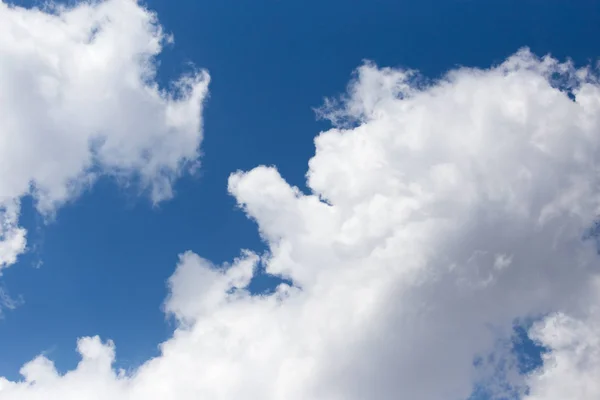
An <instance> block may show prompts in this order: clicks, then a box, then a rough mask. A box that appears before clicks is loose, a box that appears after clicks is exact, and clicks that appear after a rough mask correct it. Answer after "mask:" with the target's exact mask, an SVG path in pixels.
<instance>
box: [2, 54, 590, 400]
mask: <svg viewBox="0 0 600 400" xmlns="http://www.w3.org/2000/svg"><path fill="white" fill-rule="evenodd" d="M556 73H560V74H561V77H562V79H560V80H558V81H557V80H556ZM413 78H414V74H409V73H407V72H405V71H401V70H395V69H379V68H377V67H375V66H374V65H370V64H367V65H365V66H363V67H361V68H360V69H359V70H358V72H357V75H356V79H355V80H354V81H353V82H352V84H351V85H350V88H349V95H348V98H347V99H345V100H344V101H342V102H341V103H338V104H336V103H335V102H329V103H328V107H329V108H328V109H326V110H322V113H323V115H325V116H329V117H331V118H332V119H333V120H335V121H337V122H340V123H341V122H344V123H345V124H346V125H347V126H352V121H354V125H356V126H354V127H349V128H346V129H341V128H334V129H331V130H329V131H327V132H324V133H322V134H320V135H319V136H318V137H317V138H316V155H315V157H314V158H312V159H311V160H310V163H309V171H308V174H307V177H308V184H309V187H310V188H311V190H312V191H313V193H312V194H303V193H301V192H300V191H299V190H298V189H296V188H293V187H290V186H289V185H288V184H287V183H286V182H285V180H284V179H283V178H282V177H280V175H279V174H278V172H277V170H276V169H274V168H270V167H258V168H255V169H254V170H252V171H250V172H247V173H242V172H239V173H236V174H234V175H232V176H231V178H230V181H229V190H230V192H231V193H232V195H233V196H235V198H236V199H237V200H238V202H239V203H240V205H241V206H243V208H244V210H245V212H246V213H247V214H248V215H249V216H250V217H251V218H253V219H254V220H256V222H257V224H258V226H259V229H260V232H261V234H262V236H263V237H264V239H265V240H266V241H267V243H268V245H269V248H270V252H269V254H267V255H265V256H264V257H263V260H262V261H263V262H265V264H266V268H267V271H269V272H270V273H275V274H282V275H284V276H286V277H288V278H290V279H291V280H292V281H293V282H294V283H295V286H294V287H289V286H287V285H281V286H280V287H279V288H278V290H277V291H276V292H275V293H274V294H272V295H268V296H259V297H257V296H250V295H249V294H248V293H245V292H244V291H243V290H240V289H239V288H240V287H243V286H244V285H245V284H246V283H247V282H248V280H249V279H250V274H251V271H252V269H253V266H254V265H255V264H256V263H257V262H258V257H257V256H256V255H254V254H252V253H250V252H246V253H244V254H243V255H242V257H241V258H240V259H239V260H236V261H235V262H234V263H233V264H232V265H231V266H226V268H225V269H224V270H218V269H216V268H215V267H214V266H212V265H211V264H210V263H209V262H207V261H205V260H203V259H201V258H200V257H198V256H196V255H193V254H191V253H187V254H185V255H183V256H182V257H181V260H180V263H179V265H178V267H177V270H176V272H175V274H174V275H173V277H172V278H171V279H170V281H169V287H170V290H171V293H170V295H169V297H168V299H167V301H166V304H165V309H166V310H167V311H168V312H169V313H172V314H173V315H174V316H175V317H176V318H177V319H178V320H179V321H180V322H181V324H180V326H179V327H178V329H177V330H176V331H175V332H174V334H173V337H172V338H171V339H169V340H168V341H166V342H165V343H163V344H162V345H161V350H162V352H161V355H160V356H159V357H157V358H154V359H152V360H149V361H148V362H146V363H145V364H144V365H142V366H141V367H140V368H139V369H137V370H135V371H132V372H120V371H115V370H113V369H111V368H110V364H111V362H112V361H113V360H114V357H115V349H114V347H113V345H112V343H107V344H103V343H102V342H101V341H100V339H98V338H87V339H81V340H80V342H79V351H80V353H81V354H82V362H81V364H80V365H79V366H78V367H77V368H76V369H75V370H73V371H71V372H68V373H67V374H65V375H60V374H58V373H57V372H56V371H55V369H54V367H53V366H52V364H51V362H50V361H48V360H47V359H45V358H38V359H36V360H34V361H33V362H32V363H30V364H27V365H26V366H25V367H24V368H23V370H22V372H23V375H24V377H25V381H24V382H9V381H8V380H3V381H0V400H12V399H19V400H33V399H45V400H53V399H61V400H63V399H66V400H68V399H78V400H80V399H86V400H87V399H107V398H110V399H115V400H119V399H128V400H142V399H144V400H147V399H165V398H168V399H182V400H184V399H222V400H230V399H237V398H249V399H273V400H280V399H286V400H295V399H298V400H304V399H323V400H337V399H340V400H341V399H343V400H352V399H357V400H358V399H366V398H368V399H396V398H406V399H414V400H438V399H465V398H467V397H468V396H469V394H470V393H471V391H472V389H473V386H474V384H475V383H476V382H478V381H479V380H481V381H486V379H488V378H490V382H493V379H492V378H493V377H490V376H488V375H486V374H487V373H488V372H489V371H492V372H494V371H496V370H502V369H504V370H503V373H504V374H505V375H506V376H507V377H509V379H511V383H512V384H514V385H517V386H518V385H521V384H524V383H529V384H531V385H532V396H534V395H537V396H538V397H533V398H532V400H533V399H535V400H552V399H554V397H550V395H546V394H545V393H548V392H544V391H543V390H544V387H543V382H542V383H538V380H540V379H541V378H538V377H537V376H532V377H529V378H527V377H525V378H524V377H521V379H518V378H519V377H515V374H514V371H511V369H510V366H511V363H510V355H509V354H508V350H507V349H506V346H502V344H501V342H499V340H501V339H506V338H508V337H509V336H510V335H511V332H512V324H513V321H514V319H515V318H519V317H535V316H539V315H545V314H547V313H561V314H551V315H572V318H585V317H584V316H585V315H586V312H587V309H588V308H589V304H591V303H590V302H591V301H592V299H594V298H595V297H593V294H594V291H595V287H594V286H593V285H592V283H593V281H594V280H593V279H591V278H593V277H595V276H597V274H598V272H599V271H600V268H599V267H600V265H599V264H598V260H599V259H598V256H597V254H596V248H595V244H594V243H592V241H583V240H582V234H583V232H584V231H585V230H586V229H587V228H588V227H589V226H590V224H591V223H592V222H593V221H594V218H596V216H597V213H598V210H599V205H600V198H599V197H598V185H599V183H600V175H599V174H598V171H597V166H596V162H597V159H598V155H599V144H600V135H598V133H599V131H600V84H598V83H597V82H596V80H595V79H594V78H593V77H592V76H591V75H590V74H589V73H587V72H586V71H584V70H579V71H576V70H574V69H573V68H572V67H571V66H570V65H568V64H559V63H558V62H556V61H555V60H552V59H551V58H545V59H543V60H538V59H536V58H535V57H533V56H532V55H531V54H530V53H529V52H527V51H522V52H519V53H518V54H516V55H514V56H513V57H511V58H509V59H508V60H507V61H506V62H505V63H503V64H502V65H500V66H497V67H494V68H491V69H489V70H476V69H459V70H455V71H452V72H451V73H449V74H448V75H447V77H446V78H445V79H443V80H442V81H439V82H435V83H431V84H429V85H428V86H424V85H422V84H421V86H420V87H419V86H418V85H417V84H416V83H414V82H418V81H415V80H414V79H413ZM567 82H570V85H571V86H570V90H571V91H572V93H573V95H574V96H575V101H573V100H571V99H570V98H569V96H568V95H567V94H566V93H565V92H563V91H560V90H558V89H556V88H555V87H554V86H553V85H552V84H551V83H554V84H559V83H560V84H561V85H562V86H564V85H565V84H566V83H567ZM550 318H553V317H550ZM545 321H546V323H547V324H548V323H549V322H548V321H550V320H545ZM540 326H542V328H536V330H535V332H536V334H537V337H538V338H539V339H540V340H541V341H543V342H544V343H546V344H548V345H550V347H551V348H553V349H555V351H556V353H552V354H553V357H557V358H560V359H561V360H566V367H563V368H562V369H560V370H553V371H554V372H549V373H556V374H560V373H561V371H564V370H565V369H568V368H569V366H570V365H571V364H569V363H575V362H577V361H578V359H577V358H576V357H575V356H571V355H564V356H563V352H564V351H570V348H569V349H566V348H565V347H564V345H563V343H567V342H568V341H563V342H556V341H553V340H554V339H553V336H552V331H551V330H550V331H548V330H546V328H544V326H545V325H540ZM561 329H562V328H561ZM569 329H571V328H570V326H567V327H566V328H564V329H563V330H562V331H561V332H566V333H567V334H568V333H569ZM574 329H575V333H574V334H571V336H570V337H571V338H572V339H573V340H579V341H580V342H581V343H584V344H585V343H586V342H588V341H589V343H590V345H593V343H592V342H591V339H590V338H591V337H593V333H592V332H593V331H592V330H591V329H592V328H581V329H580V328H579V326H578V325H577V326H575V328H574ZM567 339H568V337H567ZM571 347H573V346H571ZM563 348H565V349H566V350H564V349H563ZM490 352H495V358H494V359H495V360H504V361H506V363H505V364H504V366H502V365H496V364H495V363H493V362H492V363H491V365H486V364H485V363H483V367H481V366H480V367H476V366H475V365H474V364H476V363H474V360H475V359H476V358H477V357H479V356H481V357H482V359H483V360H490V358H487V357H486V355H487V354H489V353H490ZM577 354H581V353H577ZM596 364H597V359H592V360H591V361H590V365H592V366H593V365H596ZM580 365H583V364H578V368H585V367H580ZM486 366H487V367H488V368H485V367H486ZM586 371H588V372H589V373H588V374H587V375H586V374H581V377H582V378H581V379H584V378H585V377H588V378H589V379H592V378H593V376H594V371H595V370H587V369H586ZM542 376H543V375H542ZM568 377H569V376H568V375H567V378H568ZM590 385H591V383H590ZM498 387H500V386H498ZM536 388H537V389H536ZM491 389H496V388H495V387H492V388H491ZM536 390H537V391H536ZM535 393H537V394H535ZM561 398H564V396H563V397H561Z"/></svg>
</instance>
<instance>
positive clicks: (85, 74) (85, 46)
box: [0, 0, 208, 269]
mask: <svg viewBox="0 0 600 400" xmlns="http://www.w3.org/2000/svg"><path fill="white" fill-rule="evenodd" d="M167 39H169V38H168V37H166V36H165V35H164V33H163V32H162V30H161V27H160V25H158V22H157V19H156V16H155V15H154V14H153V13H152V12H150V11H148V10H147V9H145V8H143V7H141V6H140V5H139V4H137V2H135V1H132V0H106V1H100V2H89V3H88V2H86V3H81V4H79V5H76V6H74V7H71V8H65V7H61V6H54V7H52V8H51V9H48V10H45V11H42V10H36V9H24V8H20V7H14V6H11V5H9V4H7V3H5V2H3V1H0V60H2V62H1V63H0V121H2V123H1V126H0V269H1V268H2V267H5V266H7V265H10V264H12V263H14V262H15V261H16V257H17V256H18V254H20V253H22V252H23V251H24V249H25V230H24V229H22V228H20V227H19V225H18V216H19V208H20V207H19V199H20V198H21V197H23V196H25V195H28V194H32V195H33V196H34V197H35V199H36V201H37V206H38V209H39V210H40V211H41V212H43V213H52V212H53V211H54V210H55V209H56V208H57V207H58V206H60V205H61V204H63V203H65V202H66V201H69V200H70V199H72V198H73V197H74V196H76V195H77V194H78V193H79V192H80V191H81V190H82V189H83V188H85V187H87V186H89V185H90V184H91V183H92V182H93V181H94V180H95V179H96V177H98V176H99V175H102V174H104V175H110V176H114V177H116V178H118V179H119V180H123V179H126V180H128V181H130V180H131V179H133V180H134V181H135V182H137V183H139V185H140V188H141V189H143V190H148V191H149V193H150V194H151V197H152V200H153V201H160V200H162V199H165V198H169V197H170V196H171V195H172V192H171V184H172V182H173V180H174V179H175V178H176V177H178V176H179V175H180V174H181V172H182V171H183V170H184V169H186V168H189V167H191V166H193V164H195V163H196V161H197V158H198V151H199V145H200V141H201V139H202V134H201V125H202V123H201V111H202V102H203V99H204V97H205V96H206V93H207V85H208V75H207V74H206V73H205V72H194V73H193V74H190V75H188V76H184V77H182V78H181V79H180V80H178V81H177V82H175V83H174V87H173V90H171V91H165V90H161V89H159V87H158V85H157V83H156V82H155V74H156V63H155V59H154V58H155V56H156V55H158V54H159V53H160V51H161V47H162V45H163V44H164V42H165V40H167Z"/></svg>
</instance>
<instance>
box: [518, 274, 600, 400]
mask: <svg viewBox="0 0 600 400" xmlns="http://www.w3.org/2000/svg"><path fill="white" fill-rule="evenodd" d="M597 286H598V285H597ZM599 295H600V291H598V290H597V291H596V296H595V297H592V301H591V302H590V306H588V307H587V310H586V312H584V313H583V315H581V316H578V317H572V316H568V315H565V314H562V313H557V314H554V315H551V316H549V317H548V318H546V319H545V320H543V321H541V322H539V323H538V324H537V325H535V326H534V328H533V329H532V332H531V334H532V337H533V338H534V339H535V340H537V341H538V342H539V343H540V344H542V345H544V346H545V347H546V348H547V349H548V353H546V354H544V357H543V361H544V365H543V367H542V368H540V369H538V370H536V371H534V372H533V373H532V374H531V376H530V377H529V382H528V383H529V387H530V393H529V395H528V396H526V397H525V400H559V399H578V400H595V399H599V398H600V380H599V379H598V377H599V376H600V312H599V311H600V310H599V308H598V304H599V303H598V296H599ZM583 309H586V307H583Z"/></svg>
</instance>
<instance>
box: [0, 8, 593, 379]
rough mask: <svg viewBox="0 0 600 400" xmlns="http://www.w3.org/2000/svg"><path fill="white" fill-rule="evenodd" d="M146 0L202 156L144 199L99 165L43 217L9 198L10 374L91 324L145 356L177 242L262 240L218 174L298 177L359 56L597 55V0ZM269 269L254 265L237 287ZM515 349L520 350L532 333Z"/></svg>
mask: <svg viewBox="0 0 600 400" xmlns="http://www.w3.org/2000/svg"><path fill="white" fill-rule="evenodd" d="M13 3H15V4H19V5H24V6H26V7H30V6H32V5H34V4H38V2H35V1H19V0H17V1H14V2H13ZM145 4H147V6H148V8H150V9H152V10H154V11H156V13H157V15H158V18H159V21H160V23H161V24H162V25H163V27H164V29H165V30H166V31H167V32H170V33H172V34H173V35H174V38H175V42H174V43H173V44H171V45H167V46H166V47H165V49H164V51H163V52H162V53H161V54H160V55H159V57H158V60H159V62H160V67H159V70H158V71H159V72H158V77H157V80H158V82H159V84H161V85H163V86H165V87H168V82H169V81H171V80H173V79H174V78H175V77H177V76H178V75H180V74H181V73H182V72H186V71H189V70H190V68H191V67H190V63H192V64H193V65H194V66H196V67H199V68H205V69H207V70H208V71H209V73H210V75H211V83H210V87H209V91H210V94H209V97H208V99H207V100H206V106H205V109H204V110H203V118H204V119H203V122H204V139H203V143H202V147H201V151H202V156H201V167H200V169H199V170H198V172H197V173H196V174H195V175H193V176H189V175H186V176H183V177H182V178H181V179H179V180H177V182H176V184H175V186H174V189H175V196H174V198H173V199H170V200H167V201H164V202H161V203H160V204H158V205H157V206H153V204H152V203H151V201H150V200H149V199H148V198H147V197H144V196H141V197H140V196H138V193H137V191H136V190H135V189H131V188H130V189H127V188H124V187H123V186H119V185H118V184H116V183H115V181H114V179H112V178H101V179H100V180H99V182H97V183H96V184H95V185H94V186H93V187H92V188H90V189H89V190H86V191H85V193H83V194H82V195H81V196H80V197H78V198H77V199H75V200H73V201H72V202H69V203H68V204H66V205H65V206H63V207H61V208H60V209H59V210H58V211H57V213H56V215H55V218H53V219H52V220H51V221H45V220H44V218H43V217H41V216H40V215H39V214H38V213H37V212H36V211H35V210H34V208H33V206H32V201H31V198H25V199H24V200H23V211H22V215H21V224H22V225H23V226H24V227H26V228H27V229H28V231H29V234H28V248H29V250H28V252H27V253H25V254H24V255H22V256H21V257H20V258H19V260H18V262H17V263H16V265H14V266H12V267H11V268H9V269H6V270H4V271H3V275H2V277H1V278H0V279H1V285H2V287H3V288H4V289H5V290H6V291H7V293H9V294H10V296H11V297H13V298H17V299H22V302H21V304H19V306H18V307H16V308H15V309H14V310H4V315H3V319H2V320H1V321H0V355H1V356H0V376H6V377H8V378H11V379H16V378H18V370H19V368H20V367H21V366H22V365H23V363H25V362H26V361H28V360H31V359H32V358H33V357H35V356H36V355H38V354H40V352H44V354H46V355H47V356H48V357H49V358H51V359H52V360H54V361H55V363H56V365H57V367H58V369H59V370H63V371H65V370H68V369H71V368H74V367H75V366H76V363H77V362H78V360H79V356H78V355H77V353H76V352H75V339H76V338H78V337H83V336H90V335H96V334H98V335H100V336H101V337H103V338H110V339H112V340H114V342H115V343H116V344H117V354H118V355H117V365H119V366H123V367H125V368H132V367H135V366H138V365H140V364H141V363H143V362H144V361H145V360H147V359H148V358H149V357H152V356H156V355H158V354H159V352H158V348H157V344H158V343H160V342H162V341H164V340H166V339H167V338H169V337H170V335H171V333H172V331H173V329H174V325H175V324H176V323H175V322H174V321H173V320H172V319H169V318H167V317H165V314H164V313H163V311H162V309H161V305H162V303H163V301H164V299H165V297H166V295H167V287H166V281H167V279H168V278H169V277H170V276H171V275H172V274H173V272H174V269H175V265H176V264H177V256H178V254H180V253H182V252H184V251H187V250H191V251H193V252H195V253H197V254H199V255H201V256H202V257H204V258H206V259H208V260H211V261H212V262H214V263H215V264H220V263H223V262H228V261H230V260H232V259H233V258H235V257H237V256H238V255H239V254H240V249H251V250H253V251H256V252H261V251H263V250H264V249H266V246H265V243H264V242H263V241H262V240H261V239H260V237H259V234H258V230H257V227H256V224H255V222H253V221H252V220H250V219H249V218H248V217H247V216H246V215H245V213H244V212H243V211H242V210H240V209H239V208H238V207H237V205H236V201H235V199H234V198H233V197H232V196H231V195H230V194H228V192H227V179H228V176H229V175H230V174H231V173H233V172H235V171H237V170H243V171H247V170H251V169H252V168H254V167H256V166H258V165H268V166H271V165H273V166H276V167H277V169H278V171H279V173H280V174H281V176H282V177H283V178H284V179H285V180H286V181H287V182H289V183H290V184H292V185H296V186H298V187H299V188H301V189H302V190H307V189H306V182H305V181H306V179H305V174H306V171H307V167H308V160H309V159H310V158H311V157H312V156H313V155H314V153H315V147H314V143H313V140H314V137H315V136H316V135H317V134H318V133H319V132H321V131H324V130H327V129H329V128H330V126H331V125H330V123H329V122H327V121H323V120H318V119H317V118H316V115H315V112H314V108H315V107H319V106H320V105H322V103H323V99H324V97H326V96H337V95H339V94H342V93H343V92H344V91H345V90H346V86H347V85H348V82H349V80H350V78H351V74H352V72H353V71H354V70H355V69H356V68H357V67H358V66H360V65H361V64H362V62H363V60H371V61H373V62H375V63H376V64H377V65H379V66H390V67H408V68H411V69H416V70H419V71H420V72H421V73H422V74H423V75H424V76H425V77H428V78H437V77H439V76H441V75H442V74H444V73H445V72H446V71H448V70H451V69H454V68H456V67H457V66H463V65H464V66H470V67H479V68H488V67H490V66H492V65H496V64H499V63H501V62H503V61H504V60H505V59H506V58H507V57H508V56H510V55H511V54H513V53H515V52H516V51H517V50H518V49H520V48H522V47H524V46H528V47H529V48H530V49H531V50H532V52H533V53H535V54H538V55H544V54H548V53H550V54H552V56H554V57H556V58H558V59H559V60H564V59H565V58H567V57H568V58H570V59H572V60H574V61H575V63H576V64H578V65H585V64H589V63H590V62H592V63H593V62H596V60H597V57H598V55H599V54H600V44H598V41H597V40H596V39H595V38H597V37H598V36H599V35H600V24H598V21H600V3H598V2H595V1H591V0H577V1H559V0H548V1H539V0H519V1H517V0H502V1H497V0H488V1H473V0H449V1H441V0H423V1H410V2H409V1H391V0H389V1H388V0H377V1H363V0H357V1H353V2H350V3H348V2H343V1H338V0H328V1H313V0H307V1H302V2H299V1H286V0H256V1H252V2H247V1H234V0H231V1H224V2H216V1H215V2H206V1H197V0H179V1H177V2H173V1H167V0H148V1H146V2H145ZM39 263H41V265H40V266H39V267H38V264H39ZM277 282H279V280H278V279H275V278H268V277H264V276H263V277H259V278H255V280H254V282H253V286H252V288H253V290H254V291H264V290H268V289H271V288H273V287H274V285H275V284H276V283H277ZM524 349H525V350H524V351H526V352H530V353H532V354H534V356H535V352H536V350H535V349H534V348H532V347H531V346H524Z"/></svg>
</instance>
